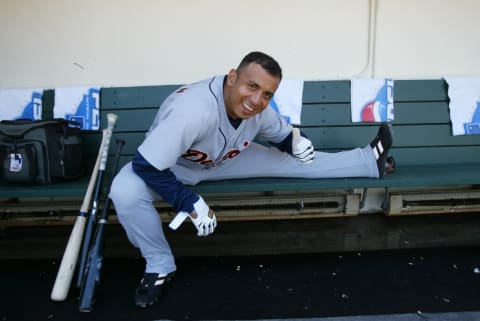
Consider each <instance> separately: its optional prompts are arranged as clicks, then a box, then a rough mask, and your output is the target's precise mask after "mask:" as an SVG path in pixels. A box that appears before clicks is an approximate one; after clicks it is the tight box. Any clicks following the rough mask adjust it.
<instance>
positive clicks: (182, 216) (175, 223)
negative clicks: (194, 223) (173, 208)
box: [168, 212, 189, 230]
mask: <svg viewBox="0 0 480 321" xmlns="http://www.w3.org/2000/svg"><path fill="white" fill-rule="evenodd" d="M188 216H189V215H188V213H187V212H178V214H177V215H175V217H174V218H173V220H172V221H171V222H170V224H168V227H170V228H171V229H172V230H176V229H178V228H179V227H180V225H182V223H183V221H185V220H186V219H187V217H188Z"/></svg>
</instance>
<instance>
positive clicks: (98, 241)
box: [78, 140, 125, 312]
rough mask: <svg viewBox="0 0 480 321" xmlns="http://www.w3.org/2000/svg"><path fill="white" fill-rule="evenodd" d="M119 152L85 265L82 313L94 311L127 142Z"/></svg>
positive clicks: (122, 144)
mask: <svg viewBox="0 0 480 321" xmlns="http://www.w3.org/2000/svg"><path fill="white" fill-rule="evenodd" d="M116 144H117V150H116V153H115V161H114V165H113V170H112V176H111V179H110V183H109V184H108V192H107V195H106V197H105V203H104V205H103V211H102V214H101V216H100V218H99V220H98V224H97V229H96V231H95V237H94V239H93V243H92V246H91V248H90V252H89V255H88V260H87V262H86V265H85V270H84V275H83V278H82V280H83V282H82V284H81V287H80V303H79V305H78V309H79V310H80V312H90V311H92V310H93V299H94V295H95V288H96V286H97V284H98V283H99V282H100V271H101V269H102V264H103V247H104V238H105V237H104V234H105V225H106V223H107V220H108V209H109V207H110V198H109V197H108V193H109V191H110V186H111V185H112V181H113V178H114V176H115V174H116V173H117V169H118V162H119V159H120V153H121V151H122V148H123V146H124V145H125V141H123V140H117V141H116Z"/></svg>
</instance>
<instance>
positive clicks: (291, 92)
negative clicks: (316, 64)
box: [270, 79, 303, 125]
mask: <svg viewBox="0 0 480 321" xmlns="http://www.w3.org/2000/svg"><path fill="white" fill-rule="evenodd" d="M302 98H303V80H292V79H283V80H282V81H281V82H280V85H279V86H278V89H277V91H276V92H275V95H274V96H273V98H272V99H270V106H271V107H272V108H273V109H275V110H276V111H277V112H278V113H279V114H280V115H281V116H282V117H283V118H284V119H285V120H286V121H287V123H289V124H294V125H300V118H301V114H302Z"/></svg>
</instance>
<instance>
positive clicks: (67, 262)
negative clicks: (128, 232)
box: [50, 113, 118, 301]
mask: <svg viewBox="0 0 480 321" xmlns="http://www.w3.org/2000/svg"><path fill="white" fill-rule="evenodd" d="M117 118H118V116H117V115H115V114H112V113H110V114H108V115H107V120H108V126H107V128H105V129H104V130H103V135H102V143H101V145H100V149H99V152H98V156H97V160H96V161H95V166H94V168H93V170H92V175H91V176H90V180H89V182H88V187H87V190H86V192H85V197H84V198H83V202H82V206H81V208H80V213H79V215H78V216H77V219H76V220H75V224H74V225H73V229H72V232H71V233H70V237H69V238H68V242H67V246H66V247H65V251H64V252H63V257H62V261H61V263H60V267H59V268H58V272H57V277H56V278H55V283H54V285H53V288H52V292H51V294H50V298H51V299H52V300H53V301H64V300H65V299H66V298H67V296H68V292H69V289H70V284H71V282H72V277H73V274H74V271H75V266H76V265H77V259H78V255H79V252H80V246H81V243H82V238H83V233H84V232H85V222H86V217H87V214H88V209H89V207H90V201H91V199H92V193H93V189H94V188H95V181H96V179H97V176H98V172H99V168H100V161H101V159H102V155H103V154H104V153H105V150H108V146H109V143H110V137H111V136H112V135H111V132H112V131H113V127H114V126H115V122H116V121H117Z"/></svg>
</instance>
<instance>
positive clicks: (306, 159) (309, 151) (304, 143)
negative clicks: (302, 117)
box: [292, 127, 315, 164]
mask: <svg viewBox="0 0 480 321" xmlns="http://www.w3.org/2000/svg"><path fill="white" fill-rule="evenodd" d="M292 134H293V138H292V154H293V156H294V157H296V158H297V159H298V160H299V161H300V162H302V163H304V164H308V163H310V162H312V161H313V158H314V157H315V152H314V149H313V144H312V142H311V141H310V139H308V138H305V137H303V136H302V135H301V134H300V129H298V128H296V127H294V128H293V130H292Z"/></svg>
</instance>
